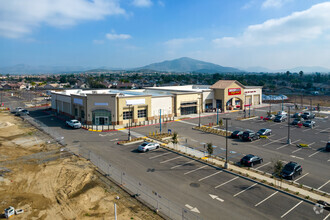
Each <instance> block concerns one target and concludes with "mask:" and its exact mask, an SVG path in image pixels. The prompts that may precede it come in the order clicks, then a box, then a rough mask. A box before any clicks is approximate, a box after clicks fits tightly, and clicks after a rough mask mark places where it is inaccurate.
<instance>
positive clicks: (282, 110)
mask: <svg viewBox="0 0 330 220" xmlns="http://www.w3.org/2000/svg"><path fill="white" fill-rule="evenodd" d="M283 102H284V99H283V96H282V112H283Z"/></svg>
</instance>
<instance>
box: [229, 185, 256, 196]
mask: <svg viewBox="0 0 330 220" xmlns="http://www.w3.org/2000/svg"><path fill="white" fill-rule="evenodd" d="M257 184H258V183H255V184H253V185H252V186H249V187H248V188H246V189H244V190H242V191H240V192H238V193H236V194H235V195H234V197H236V196H238V195H239V194H241V193H243V192H245V191H247V190H249V189H251V188H252V187H254V186H255V185H257Z"/></svg>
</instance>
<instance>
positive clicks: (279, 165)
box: [274, 160, 283, 185]
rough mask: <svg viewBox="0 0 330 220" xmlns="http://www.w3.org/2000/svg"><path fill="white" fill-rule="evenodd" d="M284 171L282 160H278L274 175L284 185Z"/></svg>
mask: <svg viewBox="0 0 330 220" xmlns="http://www.w3.org/2000/svg"><path fill="white" fill-rule="evenodd" d="M282 169H283V162H282V161H281V160H277V161H276V162H275V164H274V175H275V177H278V178H280V181H281V183H282V176H281V171H282ZM275 185H276V178H275Z"/></svg>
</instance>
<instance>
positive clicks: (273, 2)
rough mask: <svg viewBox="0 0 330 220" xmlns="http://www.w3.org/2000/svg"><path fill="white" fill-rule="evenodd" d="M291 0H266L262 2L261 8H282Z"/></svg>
mask: <svg viewBox="0 0 330 220" xmlns="http://www.w3.org/2000/svg"><path fill="white" fill-rule="evenodd" d="M289 1H291V0H266V1H264V2H263V3H262V5H261V8H281V7H282V6H283V5H284V4H286V3H287V2H289Z"/></svg>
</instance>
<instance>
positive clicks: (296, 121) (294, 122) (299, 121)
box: [291, 118, 301, 125]
mask: <svg viewBox="0 0 330 220" xmlns="http://www.w3.org/2000/svg"><path fill="white" fill-rule="evenodd" d="M291 124H292V125H298V124H301V120H300V119H299V118H295V119H294V120H293V121H292V123H291Z"/></svg>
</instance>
